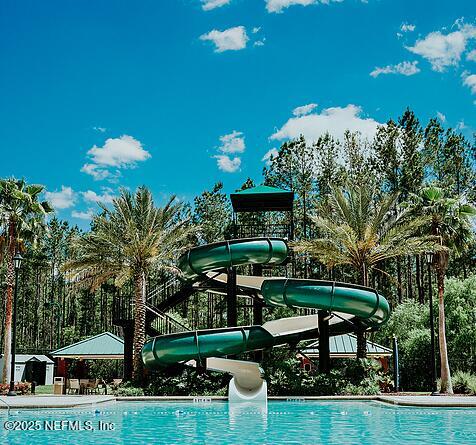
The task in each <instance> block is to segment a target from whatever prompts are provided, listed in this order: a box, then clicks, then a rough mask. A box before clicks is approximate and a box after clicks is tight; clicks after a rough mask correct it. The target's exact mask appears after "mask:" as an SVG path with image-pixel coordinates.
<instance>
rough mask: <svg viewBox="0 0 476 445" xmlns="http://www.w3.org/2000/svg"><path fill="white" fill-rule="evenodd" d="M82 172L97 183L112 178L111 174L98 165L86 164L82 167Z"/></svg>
mask: <svg viewBox="0 0 476 445" xmlns="http://www.w3.org/2000/svg"><path fill="white" fill-rule="evenodd" d="M81 171H82V172H83V173H86V174H87V175H90V176H92V177H93V178H94V179H95V180H96V181H100V180H102V179H106V178H107V177H109V176H111V173H110V172H109V171H108V170H106V169H104V168H100V167H99V166H98V165H96V164H87V163H86V164H84V165H83V166H82V167H81Z"/></svg>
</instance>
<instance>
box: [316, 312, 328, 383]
mask: <svg viewBox="0 0 476 445" xmlns="http://www.w3.org/2000/svg"><path fill="white" fill-rule="evenodd" d="M318 326H319V371H320V372H322V373H324V374H329V373H330V371H331V366H330V348H329V312H327V311H319V313H318Z"/></svg>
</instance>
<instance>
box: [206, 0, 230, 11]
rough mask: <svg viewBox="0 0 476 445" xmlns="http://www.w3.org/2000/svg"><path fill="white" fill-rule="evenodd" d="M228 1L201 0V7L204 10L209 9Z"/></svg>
mask: <svg viewBox="0 0 476 445" xmlns="http://www.w3.org/2000/svg"><path fill="white" fill-rule="evenodd" d="M230 3H231V0H202V9H203V10H204V11H211V10H212V9H215V8H221V7H222V6H225V5H229V4H230Z"/></svg>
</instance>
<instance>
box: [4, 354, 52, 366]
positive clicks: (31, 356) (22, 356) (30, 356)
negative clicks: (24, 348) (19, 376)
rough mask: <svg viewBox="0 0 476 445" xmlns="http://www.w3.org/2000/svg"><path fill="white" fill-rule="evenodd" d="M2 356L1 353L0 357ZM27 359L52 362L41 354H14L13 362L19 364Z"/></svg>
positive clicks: (27, 360)
mask: <svg viewBox="0 0 476 445" xmlns="http://www.w3.org/2000/svg"><path fill="white" fill-rule="evenodd" d="M2 358H3V355H0V359H2ZM29 361H33V362H35V361H37V362H47V363H48V364H54V361H53V360H51V359H50V358H49V357H47V356H46V355H43V354H15V363H17V364H21V363H26V362H29Z"/></svg>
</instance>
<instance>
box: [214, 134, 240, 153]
mask: <svg viewBox="0 0 476 445" xmlns="http://www.w3.org/2000/svg"><path fill="white" fill-rule="evenodd" d="M220 142H221V145H220V147H219V150H220V151H221V152H222V153H243V152H244V151H245V149H246V145H245V137H244V136H243V133H242V132H241V131H236V130H233V131H232V132H231V133H230V134H225V135H223V136H220Z"/></svg>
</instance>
